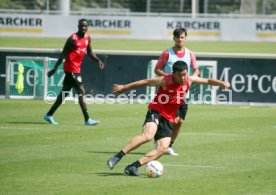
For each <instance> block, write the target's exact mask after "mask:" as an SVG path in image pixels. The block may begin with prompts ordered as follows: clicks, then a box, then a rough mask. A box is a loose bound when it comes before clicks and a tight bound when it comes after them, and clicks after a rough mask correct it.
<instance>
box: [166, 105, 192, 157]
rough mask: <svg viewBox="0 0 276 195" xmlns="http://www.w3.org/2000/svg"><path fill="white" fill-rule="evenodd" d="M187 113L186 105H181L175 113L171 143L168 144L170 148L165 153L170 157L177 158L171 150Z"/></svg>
mask: <svg viewBox="0 0 276 195" xmlns="http://www.w3.org/2000/svg"><path fill="white" fill-rule="evenodd" d="M187 111H188V103H186V104H183V105H182V106H181V107H180V108H179V110H178V111H177V115H176V117H175V119H174V122H173V133H172V140H171V143H170V146H169V148H168V151H167V153H168V154H169V155H172V156H178V154H177V153H176V152H175V151H174V149H173V148H172V146H173V144H174V142H175V140H176V138H177V137H178V135H179V133H180V129H181V126H182V124H183V122H184V120H185V117H186V115H187Z"/></svg>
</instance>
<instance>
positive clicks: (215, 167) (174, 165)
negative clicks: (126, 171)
mask: <svg viewBox="0 0 276 195" xmlns="http://www.w3.org/2000/svg"><path fill="white" fill-rule="evenodd" d="M121 164H122V165H129V164H128V163H121ZM163 166H164V167H189V168H204V169H225V168H226V167H217V166H206V165H180V164H163Z"/></svg>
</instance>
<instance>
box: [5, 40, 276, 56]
mask: <svg viewBox="0 0 276 195" xmlns="http://www.w3.org/2000/svg"><path fill="white" fill-rule="evenodd" d="M92 38H93V37H92ZM65 41H66V39H65V38H20V37H16V38H15V37H0V43H1V47H15V48H52V49H62V48H63V46H64V43H65ZM172 45H173V41H170V40H166V41H158V40H155V41H153V40H118V39H112V40H109V39H92V46H93V48H94V49H96V50H146V51H160V52H161V51H163V50H165V49H166V48H169V47H171V46H172ZM186 46H187V47H188V48H189V49H191V50H192V51H194V52H226V53H262V54H276V43H275V42H222V41H189V40H188V41H187V42H186Z"/></svg>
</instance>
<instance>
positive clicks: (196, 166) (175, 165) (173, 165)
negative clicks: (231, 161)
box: [164, 164, 225, 169]
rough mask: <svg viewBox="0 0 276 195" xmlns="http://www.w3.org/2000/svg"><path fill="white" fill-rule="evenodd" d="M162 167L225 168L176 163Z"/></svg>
mask: <svg viewBox="0 0 276 195" xmlns="http://www.w3.org/2000/svg"><path fill="white" fill-rule="evenodd" d="M164 167H191V168H211V169H225V167H217V166H206V165H178V164H164Z"/></svg>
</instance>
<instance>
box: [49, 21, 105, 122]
mask: <svg viewBox="0 0 276 195" xmlns="http://www.w3.org/2000/svg"><path fill="white" fill-rule="evenodd" d="M87 29H88V21H87V20H86V19H80V20H79V23H78V32H76V33H74V34H72V35H71V36H70V37H69V38H68V39H67V41H66V43H65V45H64V48H63V50H62V53H61V55H60V57H59V58H58V61H57V62H56V64H55V66H54V68H53V69H52V70H50V71H49V72H48V73H47V75H48V77H51V76H52V75H53V74H55V72H56V70H57V69H58V66H59V65H60V64H61V62H62V61H63V59H64V58H65V62H64V66H63V70H64V73H65V78H64V81H63V87H62V90H61V92H60V94H59V95H58V96H57V99H56V101H55V103H54V104H53V105H52V107H51V109H50V110H49V112H48V113H47V114H46V115H45V116H44V120H46V121H47V122H49V123H50V124H53V125H56V124H58V123H57V122H56V121H55V120H54V118H53V114H54V113H55V111H56V110H57V109H58V107H59V106H60V105H61V103H62V101H63V98H65V97H66V96H67V95H68V94H69V92H70V90H71V89H72V88H74V89H76V91H77V93H78V98H79V104H80V107H81V110H82V113H83V116H84V124H85V125H97V124H98V123H99V121H97V120H93V119H91V118H90V117H89V114H88V111H87V106H86V103H85V102H84V99H83V96H84V94H85V91H84V87H83V83H82V78H81V74H80V73H81V64H82V61H83V58H84V56H85V54H86V53H88V56H89V57H90V58H91V59H92V60H94V61H95V62H96V63H97V64H98V65H99V68H100V69H103V68H104V63H103V62H102V61H101V60H100V59H99V58H98V57H97V56H96V54H95V53H94V52H93V51H92V48H91V45H90V42H91V39H90V36H89V35H88V34H87Z"/></svg>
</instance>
